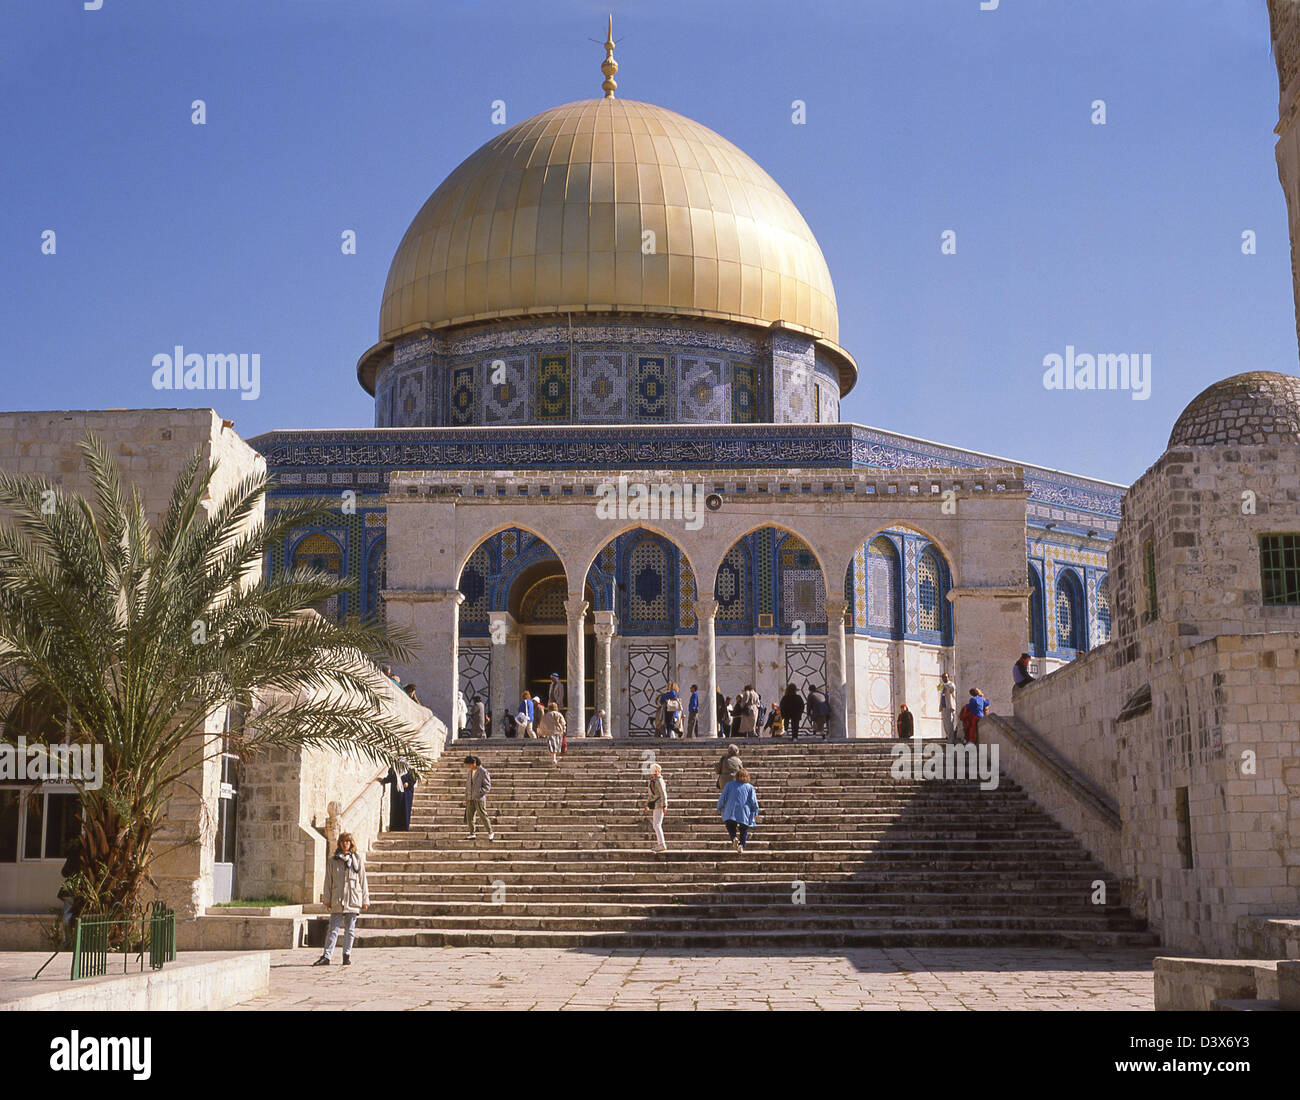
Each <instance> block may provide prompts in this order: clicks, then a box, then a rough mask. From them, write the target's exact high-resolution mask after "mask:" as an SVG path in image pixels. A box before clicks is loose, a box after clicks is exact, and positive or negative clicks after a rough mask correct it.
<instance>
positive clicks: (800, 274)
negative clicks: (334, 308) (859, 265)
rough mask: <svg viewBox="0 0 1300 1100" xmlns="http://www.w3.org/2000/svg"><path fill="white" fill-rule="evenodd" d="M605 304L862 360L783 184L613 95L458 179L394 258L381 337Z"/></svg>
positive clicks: (688, 126)
mask: <svg viewBox="0 0 1300 1100" xmlns="http://www.w3.org/2000/svg"><path fill="white" fill-rule="evenodd" d="M601 311H620V312H641V313H659V314H681V315H687V316H694V317H711V318H719V319H723V320H731V321H739V322H742V323H747V324H761V325H764V326H770V325H772V324H774V323H777V322H779V323H780V324H782V325H785V326H788V327H790V328H794V329H798V330H802V331H804V332H807V333H809V334H810V335H812V336H814V337H817V338H819V339H820V340H822V341H823V342H824V343H826V344H829V346H830V350H831V351H833V352H834V353H836V357H837V358H841V359H844V360H847V362H848V363H849V364H851V363H852V360H851V358H849V357H848V356H847V354H846V353H845V352H843V350H842V349H840V348H839V347H838V346H836V344H835V341H836V340H838V338H839V318H838V315H837V313H836V308H835V290H834V288H833V287H832V285H831V277H830V272H829V271H828V270H827V267H826V260H825V259H824V258H823V256H822V252H821V249H820V248H819V247H818V245H817V241H816V239H815V238H814V237H813V235H812V231H811V230H810V229H809V228H808V225H807V223H806V222H805V221H804V220H803V217H802V216H801V215H800V213H799V211H798V209H796V207H795V205H794V203H792V202H791V201H790V199H789V197H788V196H787V195H786V193H785V192H784V191H782V190H781V188H780V187H778V186H777V184H776V182H775V181H774V180H773V179H772V177H771V176H769V175H768V174H767V173H766V172H764V171H763V169H762V168H760V167H759V166H758V165H757V164H755V163H754V161H752V160H751V159H750V158H749V157H748V156H746V155H745V154H744V153H742V152H741V151H740V150H739V149H738V148H736V146H734V145H732V144H731V142H729V141H727V140H726V139H725V138H722V137H720V136H719V135H718V134H715V133H714V132H713V131H712V130H710V129H708V128H707V127H705V126H701V125H700V124H699V123H698V122H692V121H691V120H690V119H688V118H684V117H683V116H681V115H679V114H675V113H674V112H672V111H667V110H665V109H664V108H662V107H655V106H653V105H651V104H648V103H637V102H635V101H631V100H626V99H615V98H612V97H607V98H605V99H593V100H584V101H580V102H577V103H568V104H565V105H564V106H562V107H554V108H552V109H551V110H549V111H543V112H542V113H541V114H539V115H535V116H533V117H532V118H530V119H527V120H526V121H524V122H520V123H518V124H517V125H515V126H513V127H511V128H510V129H509V130H506V131H505V132H504V133H502V134H500V135H498V136H497V137H495V138H493V139H492V140H491V141H489V142H488V143H487V144H486V145H483V146H482V147H481V148H480V149H479V150H478V151H477V152H475V153H473V154H472V155H471V156H470V157H469V158H468V159H467V160H465V161H464V162H463V163H462V164H461V165H460V167H458V168H457V169H456V170H455V171H454V172H452V173H451V175H450V176H448V177H447V179H446V180H445V181H444V182H443V184H442V186H440V187H439V188H438V189H437V190H436V191H435V192H434V193H433V194H432V195H431V196H430V198H429V200H428V201H427V202H426V203H425V204H424V206H423V207H422V208H421V209H420V212H419V213H418V214H417V215H416V216H415V220H414V221H413V222H411V225H410V228H409V229H407V231H406V235H405V236H404V237H403V238H402V243H401V244H400V245H399V246H398V249H397V254H396V256H394V257H393V263H392V266H391V267H390V268H389V271H388V283H387V285H386V286H385V288H384V301H383V308H382V310H381V312H380V323H379V328H380V340H381V342H386V341H391V340H393V339H394V338H397V337H400V336H403V335H406V334H407V333H412V332H416V331H419V330H421V329H427V328H443V327H447V326H451V325H456V324H463V323H465V322H469V321H480V320H485V319H488V318H497V317H515V316H521V315H528V314H545V313H556V312H574V313H577V312H601ZM372 350H373V349H372ZM852 373H853V374H856V368H852ZM372 377H373V375H372ZM850 385H851V381H850Z"/></svg>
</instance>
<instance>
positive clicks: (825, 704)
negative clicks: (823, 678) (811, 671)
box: [808, 684, 831, 734]
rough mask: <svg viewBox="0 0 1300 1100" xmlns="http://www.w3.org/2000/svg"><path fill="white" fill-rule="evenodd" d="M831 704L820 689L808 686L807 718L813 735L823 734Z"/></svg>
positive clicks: (829, 715)
mask: <svg viewBox="0 0 1300 1100" xmlns="http://www.w3.org/2000/svg"><path fill="white" fill-rule="evenodd" d="M830 717H831V704H830V701H829V700H828V699H827V698H826V692H825V691H824V690H823V689H822V688H818V687H813V686H812V685H811V684H810V685H808V718H809V721H811V722H812V731H813V733H815V734H825V732H826V724H827V723H828V722H829V721H830Z"/></svg>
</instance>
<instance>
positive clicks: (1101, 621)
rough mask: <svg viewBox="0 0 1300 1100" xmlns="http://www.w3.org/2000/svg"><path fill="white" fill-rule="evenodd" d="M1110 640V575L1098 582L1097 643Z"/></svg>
mask: <svg viewBox="0 0 1300 1100" xmlns="http://www.w3.org/2000/svg"><path fill="white" fill-rule="evenodd" d="M1109 641H1110V576H1109V574H1108V575H1106V576H1104V577H1102V578H1101V580H1099V581H1098V582H1097V644H1098V645H1100V644H1101V643H1102V642H1109Z"/></svg>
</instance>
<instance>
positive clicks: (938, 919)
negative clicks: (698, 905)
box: [365, 911, 1142, 933]
mask: <svg viewBox="0 0 1300 1100" xmlns="http://www.w3.org/2000/svg"><path fill="white" fill-rule="evenodd" d="M555 924H556V918H553V917H543V916H531V915H529V916H517V915H516V916H506V915H498V916H481V917H480V916H465V917H463V918H460V919H453V917H452V915H451V914H443V915H441V916H430V917H428V918H425V919H423V920H422V919H420V918H418V917H413V916H382V915H371V914H369V913H367V914H366V920H365V926H366V928H368V929H392V928H403V929H409V928H465V929H469V930H475V931H497V930H504V931H519V932H549V931H560V930H563V931H569V932H624V931H655V932H690V931H700V932H707V931H710V930H716V931H722V932H737V933H740V932H766V931H784V930H794V929H798V930H801V931H806V932H822V931H836V930H838V931H844V932H849V931H853V932H871V931H901V932H907V931H925V930H927V929H941V928H952V929H960V928H967V929H987V928H1002V929H1019V930H1027V931H1042V930H1050V931H1062V932H1080V931H1108V932H1139V931H1141V930H1142V929H1141V922H1139V921H1135V920H1134V919H1133V918H1131V917H1128V918H1124V917H1118V916H1116V917H1106V916H1086V915H1085V916H1080V915H1077V914H1073V915H1071V914H1060V913H1052V914H1045V915H1037V914H1025V915H1017V916H1006V915H995V914H992V913H978V912H977V913H971V914H959V915H948V914H943V915H922V914H915V913H907V914H902V915H899V916H885V915H877V914H869V915H864V914H857V915H854V916H817V915H815V914H811V913H809V914H799V915H798V916H795V915H782V914H780V913H778V912H775V911H774V912H772V913H770V914H767V915H759V916H727V917H712V918H709V917H690V918H683V917H679V918H672V917H655V918H647V917H589V916H570V917H566V918H565V920H564V923H563V925H562V927H561V928H557V927H556V926H555Z"/></svg>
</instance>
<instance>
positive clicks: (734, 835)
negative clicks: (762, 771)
mask: <svg viewBox="0 0 1300 1100" xmlns="http://www.w3.org/2000/svg"><path fill="white" fill-rule="evenodd" d="M718 813H720V814H721V815H722V823H723V824H724V825H726V827H727V835H728V836H729V837H731V846H732V847H733V848H734V849H735V850H736V851H737V852H743V851H744V850H745V844H746V843H747V842H748V841H749V830H750V828H751V827H752V826H753V824H754V817H755V815H757V813H758V792H757V791H755V790H754V787H753V784H752V783H750V781H749V772H747V771H746V770H745V769H744V768H741V769H740V771H738V772H736V778H735V779H733V780H732V781H731V782H730V783H728V784H727V785H726V786H725V787H723V788H722V793H721V794H720V795H718Z"/></svg>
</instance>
